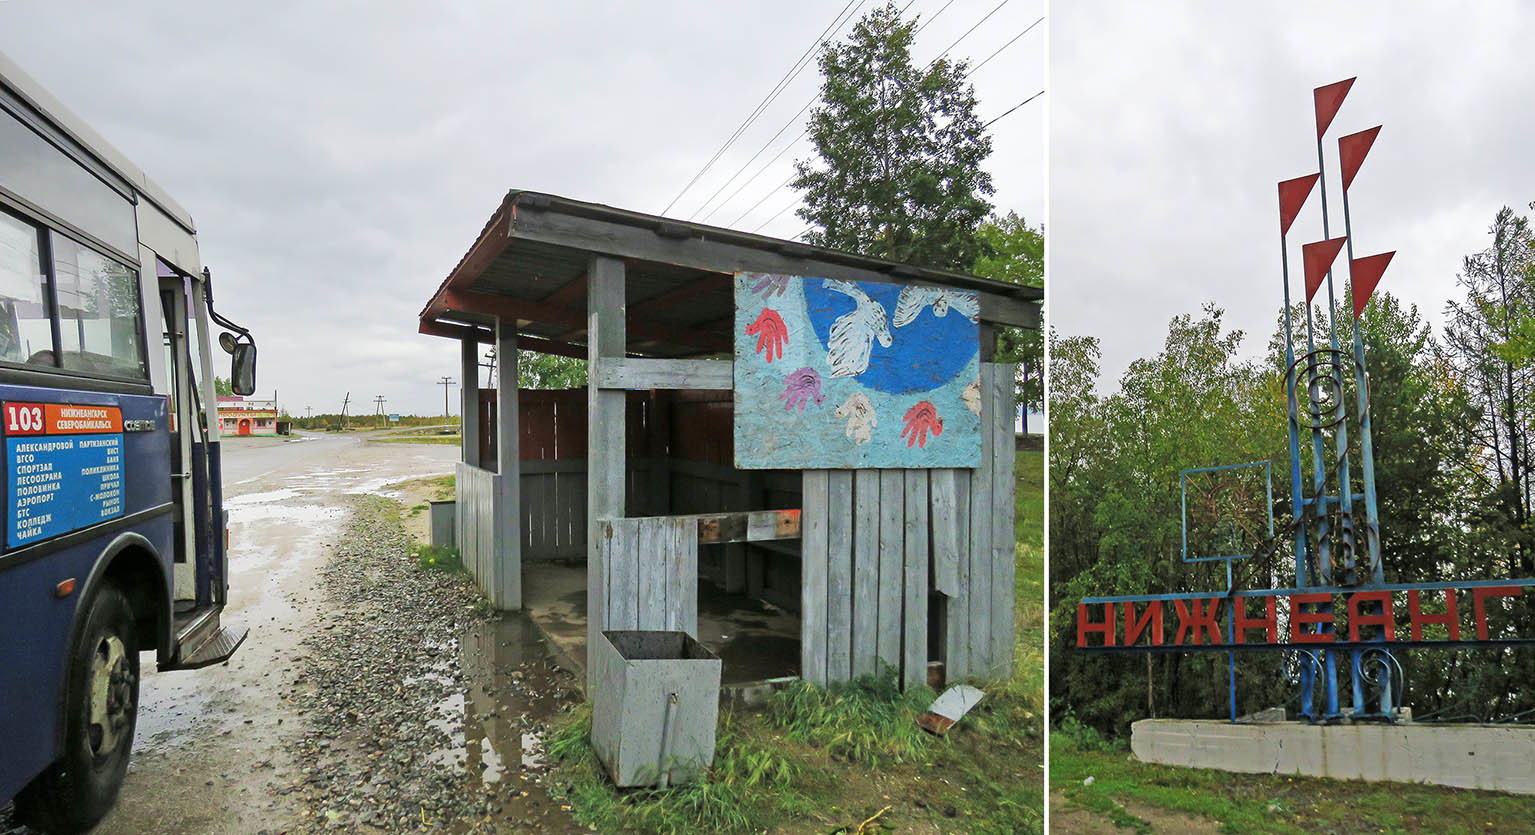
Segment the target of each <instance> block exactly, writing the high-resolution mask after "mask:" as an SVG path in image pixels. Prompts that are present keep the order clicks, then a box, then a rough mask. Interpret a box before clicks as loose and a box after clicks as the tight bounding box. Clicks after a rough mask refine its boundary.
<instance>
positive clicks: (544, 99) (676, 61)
mask: <svg viewBox="0 0 1535 835" xmlns="http://www.w3.org/2000/svg"><path fill="white" fill-rule="evenodd" d="M841 5H842V4H840V3H837V4H834V5H832V4H825V3H816V2H810V0H791V1H790V2H779V3H766V2H764V3H760V4H740V3H716V2H682V3H672V4H667V5H662V6H658V5H657V4H640V3H563V4H554V3H517V4H511V3H492V2H480V3H469V2H449V3H416V2H409V3H407V2H390V3H380V2H360V0H327V1H326V2H303V3H301V2H271V3H243V4H233V3H186V2H169V1H168V0H154V1H153V2H148V1H146V2H125V3H111V4H108V3H99V2H82V1H81V0H46V1H45V0H4V1H3V2H0V50H3V51H4V52H6V53H7V54H8V55H10V56H11V58H12V59H14V60H15V61H17V63H19V64H21V65H22V66H23V67H24V68H26V69H27V71H28V72H29V73H31V74H32V75H33V76H35V77H36V78H38V79H39V80H40V81H41V82H42V83H43V84H44V85H45V86H47V87H48V88H49V89H50V90H51V91H52V92H53V93H54V94H55V95H57V96H58V97H59V98H60V99H62V100H63V101H64V102H65V103H66V104H68V105H69V106H70V107H71V108H72V109H73V110H75V111H76V112H78V113H79V114H80V115H82V116H83V117H84V118H85V119H86V120H87V121H89V122H91V124H92V125H93V126H94V127H96V128H97V129H98V130H99V131H100V132H101V133H102V134H103V135H105V136H106V137H107V138H108V139H109V140H110V141H112V142H113V144H115V145H117V146H118V147H119V148H120V149H121V150H122V151H123V152H124V153H125V154H127V156H128V157H129V158H130V159H133V160H134V161H135V162H137V163H138V164H139V165H140V166H142V167H143V168H144V169H145V170H146V171H148V172H149V174H150V176H152V177H153V178H154V179H155V180H157V181H158V182H159V183H160V184H161V185H162V186H164V187H165V188H166V190H167V191H169V192H170V193H171V194H173V195H175V197H176V199H177V200H178V201H180V202H181V203H182V204H183V205H185V206H186V207H187V208H188V210H190V211H191V212H192V213H193V215H194V217H196V218H197V221H198V225H199V230H200V237H201V240H202V252H203V258H204V261H205V262H206V263H208V264H209V265H210V266H211V267H212V268H213V270H214V274H215V277H216V288H217V291H218V292H217V298H218V302H219V306H220V308H221V309H222V310H223V311H224V312H225V313H226V314H227V315H229V316H231V317H233V318H234V319H236V320H237V321H240V322H242V323H247V324H249V326H251V327H252V328H254V329H255V330H256V332H257V334H258V338H259V339H260V341H261V348H262V354H261V356H262V369H261V385H262V388H263V389H264V390H269V389H270V388H272V387H273V386H276V387H278V388H279V389H280V390H281V394H282V399H283V400H284V402H285V403H286V405H288V406H289V407H290V408H291V409H293V410H295V411H297V412H299V413H302V411H303V409H304V407H305V406H313V407H315V409H317V410H325V411H331V410H334V409H335V408H337V407H338V406H339V405H340V402H341V397H342V394H343V393H344V392H345V391H346V390H348V389H350V390H351V391H352V392H353V395H354V398H355V397H356V396H359V395H360V396H364V397H368V398H371V397H372V396H373V395H375V394H380V393H382V394H384V395H385V396H386V397H388V398H389V399H390V402H389V404H388V405H389V407H390V408H397V409H400V410H404V411H419V412H423V413H428V414H430V413H435V412H436V411H438V410H440V409H441V408H442V407H441V401H442V390H441V388H440V387H438V386H435V385H434V384H433V383H434V381H435V380H436V379H437V378H438V377H439V376H441V375H444V374H448V375H452V376H453V377H455V378H456V377H457V376H458V370H457V364H458V360H457V356H458V355H457V348H456V346H455V345H454V344H453V343H450V342H448V341H447V340H442V339H434V338H430V337H424V336H419V335H417V334H416V327H415V325H416V314H417V313H418V312H419V310H420V309H421V307H422V305H423V304H424V303H425V302H426V300H427V298H428V296H429V295H430V293H431V292H432V290H433V289H435V288H436V286H437V284H438V282H440V281H441V280H442V278H443V276H445V275H446V274H447V272H448V270H450V269H451V268H452V267H453V265H454V264H455V263H456V262H457V261H458V259H459V257H460V256H462V255H463V253H464V252H465V251H466V250H467V249H468V247H469V245H470V244H471V243H472V242H473V239H474V236H475V235H476V234H477V233H478V232H479V230H480V228H481V226H482V225H483V224H484V222H485V220H486V218H488V217H489V216H490V213H491V212H492V211H493V210H494V208H495V206H496V205H497V204H498V203H499V201H500V199H501V196H502V195H503V194H504V193H505V191H506V190H507V189H508V188H514V187H515V188H531V189H540V190H546V191H552V192H555V193H560V194H566V195H569V196H571V197H577V198H581V199H588V200H595V201H598V202H603V203H609V204H613V205H618V206H623V207H626V208H634V209H639V210H643V211H658V210H659V209H660V208H661V207H662V206H664V205H665V204H666V202H667V201H668V200H670V199H671V197H672V195H673V194H674V193H675V192H676V190H677V189H678V188H680V186H681V184H682V183H684V182H686V180H687V179H688V178H689V177H690V176H691V175H692V174H693V172H694V171H695V170H696V169H697V167H698V166H699V165H700V164H702V162H703V161H704V160H706V159H707V158H708V157H709V155H710V154H712V153H713V152H714V149H715V148H716V147H717V146H718V145H719V143H720V142H721V141H722V140H723V138H724V137H725V136H726V135H728V134H729V133H730V132H731V131H732V130H733V129H734V128H735V126H736V125H737V124H738V123H739V122H740V121H741V119H742V118H744V117H745V115H746V113H747V112H748V111H749V110H750V109H751V107H752V106H753V105H754V104H755V103H756V102H757V100H758V99H759V98H760V97H761V96H762V95H763V94H764V93H766V91H767V90H768V89H769V88H770V87H771V86H772V85H773V83H774V82H775V81H776V80H777V79H778V78H779V76H780V75H781V74H782V73H783V72H784V70H785V69H786V68H787V67H788V66H789V64H790V63H791V62H792V61H793V59H794V58H795V57H796V56H797V55H798V54H799V53H800V51H802V50H803V49H804V48H805V46H806V45H807V44H808V43H809V39H810V38H811V37H812V36H813V35H815V34H816V33H817V32H819V31H820V30H821V29H822V27H824V26H825V24H826V23H827V22H828V21H829V20H830V19H831V18H832V16H833V15H834V14H835V12H836V10H837V9H838V8H841ZM941 5H942V3H940V2H936V1H935V0H919V2H918V3H917V4H916V5H915V6H914V7H913V11H927V12H931V11H932V10H935V9H937V8H938V7H939V6H941ZM991 5H993V4H967V3H956V4H954V6H953V7H952V8H950V9H949V10H947V11H946V12H945V13H944V14H943V15H942V16H940V17H939V18H938V19H937V20H936V21H935V22H934V24H933V25H932V27H931V28H930V29H928V31H926V32H924V33H923V34H922V36H921V37H920V38H919V39H918V56H919V58H920V57H931V55H933V54H936V53H937V52H938V51H939V50H941V49H942V48H943V47H945V46H947V45H948V44H949V43H950V42H952V41H953V40H954V39H955V38H957V37H959V35H960V34H961V33H963V32H964V30H965V29H967V28H969V26H970V25H971V24H972V23H974V22H975V21H976V20H978V19H979V18H980V16H981V15H983V14H984V13H985V11H986V10H988V9H990V7H991ZM1014 7H1017V8H1014ZM1043 13H1044V11H1043V0H1034V2H1022V3H1011V4H1009V7H1008V8H1007V9H1005V10H1004V11H1003V12H1001V13H999V14H998V15H996V16H995V17H994V18H992V20H991V21H990V22H988V24H987V26H986V27H984V28H983V29H982V30H980V31H978V32H977V33H976V34H975V35H973V36H972V37H971V38H970V39H969V40H967V41H966V42H965V43H964V44H962V45H961V47H960V48H959V49H958V50H957V53H960V54H964V55H969V56H972V57H975V58H980V57H984V56H985V55H987V54H989V53H990V52H991V50H993V49H995V48H996V47H998V46H1000V45H1001V44H1002V43H1003V42H1005V41H1006V40H1007V39H1008V38H1010V37H1012V35H1014V34H1017V33H1018V32H1019V31H1021V30H1022V29H1023V27H1024V26H1026V25H1027V24H1028V23H1029V22H1031V21H1032V20H1034V18H1036V17H1038V16H1039V15H1041V14H1043ZM1045 28H1046V27H1040V29H1039V30H1036V31H1035V32H1033V33H1030V34H1029V35H1027V36H1025V38H1024V39H1023V40H1021V41H1020V42H1019V43H1018V44H1015V45H1014V46H1013V47H1012V48H1010V49H1009V50H1008V51H1007V52H1006V53H1004V54H1002V55H1001V56H999V57H998V58H997V59H996V61H994V62H993V63H992V64H991V65H988V66H987V67H986V68H985V69H984V70H983V71H982V73H980V74H978V75H977V77H976V79H975V83H976V85H977V90H978V92H979V94H980V97H981V100H982V113H983V115H985V116H986V117H987V118H990V116H991V115H994V114H996V113H1000V112H1001V111H1002V110H1005V109H1006V108H1007V107H1011V106H1012V105H1013V104H1016V103H1017V102H1018V101H1021V100H1022V99H1023V98H1024V97H1025V96H1026V95H1028V94H1029V93H1032V92H1034V91H1035V90H1037V89H1039V88H1041V87H1043V86H1044V80H1043V75H1044V62H1043V55H1044V49H1043V47H1044V40H1043V36H1044V34H1045V31H1044V30H1045ZM816 84H817V80H816V73H815V71H814V68H811V69H809V70H807V71H806V72H805V73H804V74H803V75H801V76H800V77H799V78H798V79H797V80H796V82H795V84H794V85H793V86H792V87H791V88H790V90H789V91H788V92H786V93H785V94H784V96H783V97H782V98H780V99H779V101H778V102H776V103H775V104H774V106H773V108H771V109H770V110H769V112H768V113H767V114H766V115H765V116H764V117H763V119H762V120H761V121H760V122H759V123H758V124H757V125H755V126H754V127H753V129H752V131H751V132H749V133H748V134H747V135H746V137H744V138H743V140H742V142H741V144H740V145H739V146H738V147H737V148H736V149H733V150H732V151H731V153H729V154H727V155H726V157H725V158H724V159H723V160H722V161H721V162H720V163H719V164H718V166H717V167H716V169H715V171H713V172H711V174H710V175H709V177H708V178H706V180H705V181H704V182H703V183H701V184H700V187H699V188H697V189H695V190H694V191H692V192H690V193H689V195H688V197H686V198H685V199H684V200H683V201H681V203H679V210H680V211H681V213H682V215H683V216H686V215H687V214H688V213H691V212H692V211H693V209H694V208H695V207H696V205H697V203H698V202H700V201H702V200H703V198H704V197H706V196H708V195H709V194H710V193H712V192H713V191H714V189H715V187H716V186H717V185H718V184H719V183H720V182H721V181H722V180H723V179H724V177H725V176H727V175H728V174H729V173H730V172H733V171H735V170H736V169H737V168H738V167H739V166H741V165H742V164H744V163H745V162H746V159H747V158H748V157H749V156H750V155H751V153H752V152H753V151H755V150H756V149H757V148H758V147H759V146H760V144H761V143H763V142H765V141H766V140H767V138H768V136H770V135H771V133H772V132H773V131H775V130H777V128H778V127H779V126H780V125H782V124H783V122H784V121H785V120H787V119H788V118H789V116H790V114H792V113H793V112H794V111H795V110H796V109H798V108H799V106H800V105H801V104H803V103H804V102H805V100H806V99H807V98H809V97H810V95H811V93H812V92H813V91H814V89H815V87H816ZM1043 119H1044V109H1043V107H1039V108H1035V107H1034V106H1033V105H1031V106H1030V107H1029V108H1025V109H1024V110H1022V111H1020V112H1019V113H1017V114H1014V115H1013V116H1010V117H1008V119H1007V120H1006V121H1004V122H1000V123H999V124H998V125H997V126H996V127H995V128H994V130H995V138H996V151H995V153H994V155H993V158H992V161H991V169H992V171H993V174H994V177H995V180H996V184H997V187H998V193H997V195H996V198H995V202H997V203H998V206H999V208H1002V209H1004V210H1006V209H1014V210H1017V211H1019V212H1020V213H1022V214H1024V215H1025V216H1027V217H1030V218H1031V219H1036V220H1037V219H1040V218H1042V216H1043V206H1044V196H1043V191H1042V183H1043V144H1044V136H1043V124H1044V122H1043ZM799 127H800V125H799V124H796V125H795V126H794V127H792V128H791V129H790V131H789V133H788V134H786V135H785V136H784V137H783V138H781V139H780V140H779V141H780V142H782V141H784V140H785V139H787V138H788V136H792V135H793V134H794V133H796V132H797V131H798V130H799ZM776 148H777V145H776V144H775V145H774V150H776ZM805 153H806V152H805V150H804V146H803V145H801V146H800V147H799V148H797V149H796V150H795V151H791V152H790V153H789V154H786V155H785V156H784V158H783V159H781V160H780V161H779V163H778V164H777V166H775V167H774V168H773V169H771V170H770V171H768V172H767V173H765V174H764V175H763V176H762V177H761V178H760V179H759V180H757V181H756V182H755V183H753V184H752V186H750V187H749V188H747V189H745V190H744V191H743V192H742V194H741V196H740V197H738V198H737V199H736V200H735V201H734V202H732V203H731V204H730V206H729V207H728V208H727V210H725V211H722V212H720V213H719V214H717V215H716V216H715V217H714V218H712V222H716V223H719V222H729V221H731V220H734V219H735V217H736V216H737V215H739V214H740V213H741V212H743V211H745V209H746V208H747V207H748V206H750V205H751V203H752V202H755V201H756V199H757V198H758V197H760V196H762V195H763V194H765V193H766V192H767V191H768V190H769V189H770V188H771V187H772V186H774V185H776V184H778V183H779V182H781V181H782V180H783V179H784V177H786V176H787V174H788V172H789V170H790V169H789V162H790V160H792V159H793V158H794V157H795V156H803V155H804V154H805ZM760 164H761V160H759V161H758V162H757V163H755V164H754V168H755V166H756V165H760ZM789 197H790V195H789V193H788V192H782V193H780V194H778V195H775V196H773V197H771V198H769V199H768V200H767V201H765V202H764V203H763V204H762V207H761V208H760V209H758V210H757V211H756V212H754V213H753V214H752V215H751V216H749V217H747V218H745V219H744V220H742V222H741V224H740V226H741V227H742V228H746V229H751V228H753V227H755V226H756V225H757V224H758V223H761V222H762V221H764V220H766V219H767V218H768V217H769V215H771V213H772V212H774V211H777V210H778V209H779V208H780V207H781V206H783V205H784V204H785V203H786V202H787V201H788V200H789ZM802 228H803V223H802V222H800V221H799V220H798V219H797V218H795V217H793V215H792V214H787V213H786V214H785V215H783V216H782V217H779V218H778V219H777V220H776V221H774V222H773V223H772V224H770V225H769V226H768V227H767V228H765V229H764V230H763V231H764V232H767V233H769V234H778V235H783V236H792V235H795V234H797V233H798V232H799V231H800V230H801V229H802Z"/></svg>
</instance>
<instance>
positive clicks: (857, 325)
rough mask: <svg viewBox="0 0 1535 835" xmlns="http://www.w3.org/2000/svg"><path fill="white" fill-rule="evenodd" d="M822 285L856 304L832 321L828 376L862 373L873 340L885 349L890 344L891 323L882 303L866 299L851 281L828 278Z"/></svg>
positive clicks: (867, 365)
mask: <svg viewBox="0 0 1535 835" xmlns="http://www.w3.org/2000/svg"><path fill="white" fill-rule="evenodd" d="M821 286H823V287H825V288H826V289H827V290H831V291H834V292H837V293H841V294H842V295H844V296H847V297H848V298H850V299H852V300H853V301H855V302H857V303H858V306H857V307H855V308H853V309H852V310H851V311H849V312H847V313H844V314H842V315H841V316H838V317H837V319H836V321H834V322H832V323H831V338H830V339H829V340H827V344H826V364H827V365H829V366H831V376H833V377H853V376H856V375H859V374H862V373H863V372H865V371H867V370H868V369H869V355H870V354H871V353H873V351H874V340H876V339H878V340H879V344H880V345H881V346H883V347H885V348H889V347H890V342H891V336H890V325H889V324H888V323H887V321H886V318H885V317H886V314H885V306H884V305H882V304H880V303H879V302H877V301H875V300H874V299H872V298H869V294H868V293H865V292H864V291H863V289H862V288H860V287H859V286H858V285H856V284H854V283H852V282H851V281H841V280H839V279H832V278H828V279H825V280H824V283H823V284H822V285H821Z"/></svg>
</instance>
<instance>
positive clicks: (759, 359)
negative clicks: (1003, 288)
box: [735, 273, 982, 470]
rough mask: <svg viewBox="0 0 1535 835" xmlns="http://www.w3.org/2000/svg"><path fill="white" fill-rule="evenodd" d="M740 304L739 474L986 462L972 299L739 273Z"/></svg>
mask: <svg viewBox="0 0 1535 835" xmlns="http://www.w3.org/2000/svg"><path fill="white" fill-rule="evenodd" d="M735 299H736V321H735V463H736V466H737V467H738V468H741V469H796V470H801V469H862V468H875V467H889V468H913V467H975V466H979V465H980V460H981V448H980V447H981V415H980V410H981V399H982V398H981V396H980V327H979V325H978V324H977V322H978V318H979V314H980V302H979V300H978V299H977V297H976V294H975V293H972V292H969V291H965V290H954V289H948V288H935V287H903V286H901V285H897V284H875V283H870V282H853V281H840V280H836V279H824V278H815V277H807V276H788V275H768V274H763V273H738V274H737V275H736V278H735Z"/></svg>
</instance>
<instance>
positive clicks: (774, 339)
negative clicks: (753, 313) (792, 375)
mask: <svg viewBox="0 0 1535 835" xmlns="http://www.w3.org/2000/svg"><path fill="white" fill-rule="evenodd" d="M746 335H747V336H755V337H757V353H759V354H762V355H763V357H764V358H765V359H766V360H767V361H768V362H772V361H773V360H775V359H778V358H780V357H782V356H783V349H784V346H785V345H787V344H789V328H788V326H787V325H785V324H784V323H783V317H782V316H779V315H778V311H776V310H774V309H773V308H771V307H764V308H762V312H761V313H760V314H758V315H757V321H755V322H752V323H751V324H750V325H747V326H746Z"/></svg>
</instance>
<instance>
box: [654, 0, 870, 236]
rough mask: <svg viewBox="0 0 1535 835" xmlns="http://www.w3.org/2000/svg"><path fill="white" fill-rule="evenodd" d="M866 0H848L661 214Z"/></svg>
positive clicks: (755, 118)
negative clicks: (851, 12) (851, 10)
mask: <svg viewBox="0 0 1535 835" xmlns="http://www.w3.org/2000/svg"><path fill="white" fill-rule="evenodd" d="M864 2H867V0H848V2H847V5H846V6H843V7H842V11H840V12H838V13H837V17H836V18H835V19H833V21H832V22H831V23H830V24H827V26H826V28H825V29H823V30H821V34H820V35H819V36H817V37H816V39H815V40H813V41H811V43H810V46H808V47H806V48H805V52H804V54H802V55H800V57H799V58H798V59H797V60H796V61H795V62H794V64H793V65H792V66H791V67H790V68H789V69H788V70H786V71H785V72H784V74H783V76H782V77H781V78H779V79H778V83H777V84H774V85H773V89H772V90H770V91H768V94H767V95H766V96H764V97H763V100H762V101H761V102H759V103H758V104H757V106H756V107H755V108H754V109H753V110H752V112H751V114H750V115H748V116H747V117H746V121H744V122H742V123H741V125H740V127H737V128H736V129H735V132H734V133H732V134H730V138H728V139H726V140H725V144H723V145H721V146H720V147H719V150H717V151H715V152H714V156H712V157H710V158H709V161H708V162H706V163H704V166H703V167H702V168H700V169H698V173H696V174H694V175H693V179H691V180H688V184H687V185H685V186H683V187H682V191H679V192H677V196H676V197H673V198H672V202H670V203H667V204H666V208H664V209H662V210H661V214H663V215H664V214H666V213H667V212H669V211H671V208H672V206H675V205H677V201H678V200H681V199H682V195H684V194H687V192H688V190H689V189H691V188H692V187H693V185H694V184H695V183H697V182H698V180H699V178H700V177H702V176H703V175H704V174H705V173H706V172H707V171H708V170H709V169H710V168H712V167H713V166H714V163H715V162H717V161H718V160H719V158H720V157H721V156H723V155H724V153H725V151H726V150H728V149H729V148H730V146H731V145H733V144H735V141H736V140H737V139H739V138H740V136H741V134H742V133H744V132H745V131H746V129H747V128H748V127H750V126H751V124H752V123H753V122H755V121H756V120H757V117H758V116H760V115H761V114H762V111H763V110H765V109H766V108H767V106H768V105H769V104H772V102H773V100H774V99H776V98H778V94H779V93H781V92H783V88H784V87H785V86H786V85H787V84H788V83H789V82H790V81H792V80H793V79H794V77H795V76H798V75H799V73H800V71H801V70H803V69H804V67H805V65H806V59H807V58H808V57H809V56H810V55H811V53H813V52H814V51H815V49H816V47H818V46H820V45H821V43H822V42H823V41H824V40H825V39H826V34H827V33H828V32H830V31H831V30H832V26H836V25H840V21H841V20H842V18H843V16H844V15H846V14H847V12H848V9H850V8H852V7H853V4H854V3H858V4H859V5H862V4H863V3H864Z"/></svg>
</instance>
